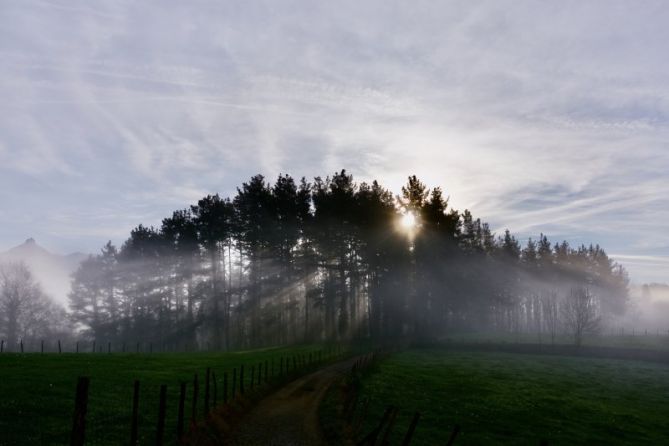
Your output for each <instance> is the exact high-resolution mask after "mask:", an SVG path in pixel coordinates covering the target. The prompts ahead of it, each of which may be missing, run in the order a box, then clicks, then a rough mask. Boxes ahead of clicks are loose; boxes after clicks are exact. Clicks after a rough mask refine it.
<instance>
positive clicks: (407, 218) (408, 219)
mask: <svg viewBox="0 0 669 446" xmlns="http://www.w3.org/2000/svg"><path fill="white" fill-rule="evenodd" d="M400 224H401V225H402V228H404V229H405V230H407V231H411V230H413V229H414V228H415V227H416V216H415V215H414V214H413V212H407V213H406V214H404V215H402V218H401V219H400Z"/></svg>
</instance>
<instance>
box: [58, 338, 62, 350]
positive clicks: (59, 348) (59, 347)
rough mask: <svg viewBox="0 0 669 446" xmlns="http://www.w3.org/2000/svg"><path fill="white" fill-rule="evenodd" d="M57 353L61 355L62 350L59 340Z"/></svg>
mask: <svg viewBox="0 0 669 446" xmlns="http://www.w3.org/2000/svg"><path fill="white" fill-rule="evenodd" d="M58 353H63V349H62V348H61V346H60V339H59V340H58Z"/></svg>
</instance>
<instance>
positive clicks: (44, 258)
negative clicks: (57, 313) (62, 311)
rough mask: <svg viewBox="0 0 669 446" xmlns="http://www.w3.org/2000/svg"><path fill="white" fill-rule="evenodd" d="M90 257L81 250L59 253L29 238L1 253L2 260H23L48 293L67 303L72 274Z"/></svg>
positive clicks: (0, 259) (0, 258)
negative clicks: (48, 249)
mask: <svg viewBox="0 0 669 446" xmlns="http://www.w3.org/2000/svg"><path fill="white" fill-rule="evenodd" d="M87 257H88V255H87V254H83V253H80V252H76V253H72V254H68V255H59V254H54V253H51V252H49V251H47V250H46V249H44V248H42V247H41V246H40V245H38V244H37V242H36V241H35V240H34V239H32V238H29V239H28V240H26V241H25V242H24V243H22V244H21V245H19V246H15V247H14V248H12V249H10V250H9V251H6V252H2V253H0V262H6V261H13V262H17V261H23V262H25V263H26V264H27V265H28V267H29V268H30V270H31V271H32V272H33V274H34V275H35V277H36V278H37V280H38V281H39V282H40V284H41V285H42V289H43V290H44V292H45V293H46V294H48V295H49V296H51V297H53V298H54V299H55V300H56V302H58V303H61V304H63V305H67V294H68V293H69V292H70V275H71V274H72V273H73V272H74V271H76V269H77V268H78V267H79V264H80V263H81V261H82V260H84V259H86V258H87Z"/></svg>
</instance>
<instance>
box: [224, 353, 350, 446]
mask: <svg viewBox="0 0 669 446" xmlns="http://www.w3.org/2000/svg"><path fill="white" fill-rule="evenodd" d="M354 362H355V359H350V360H346V361H342V362H339V363H337V364H333V365H330V366H328V367H326V368H324V369H321V370H318V371H317V372H314V373H312V374H310V375H307V376H304V377H302V378H299V379H297V380H295V381H293V382H291V383H289V384H287V385H286V386H284V387H282V388H281V389H279V390H278V391H276V392H275V393H273V394H271V395H269V396H268V397H267V398H264V399H263V400H262V401H260V403H258V405H257V406H256V407H254V408H253V409H252V410H251V411H250V412H249V413H248V414H247V415H246V416H245V417H244V419H243V420H242V423H241V425H240V427H239V429H238V431H237V433H236V435H235V438H234V440H233V442H232V444H233V445H235V446H256V445H257V446H261V445H262V446H289V445H290V446H293V445H295V446H323V445H326V444H327V443H326V442H325V440H324V439H323V433H322V432H321V428H320V422H319V420H318V406H319V405H320V403H321V401H322V399H323V397H324V395H325V392H326V391H327V389H328V387H329V386H330V384H332V383H333V382H334V381H336V380H337V378H339V377H341V376H343V375H344V373H345V372H346V371H348V370H350V369H351V367H352V365H353V363H354Z"/></svg>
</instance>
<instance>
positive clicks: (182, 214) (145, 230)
mask: <svg viewBox="0 0 669 446" xmlns="http://www.w3.org/2000/svg"><path fill="white" fill-rule="evenodd" d="M407 212H411V213H412V214H413V215H414V216H415V218H416V227H415V228H411V230H406V228H405V230H402V228H401V226H400V225H399V224H398V222H399V221H400V218H401V216H402V215H403V214H405V213H407ZM628 282H629V281H628V278H627V273H626V272H625V270H624V268H623V267H622V266H620V265H617V264H616V263H615V262H613V261H612V260H611V259H610V258H609V257H608V256H607V254H606V252H605V251H604V250H603V249H602V248H601V247H599V246H592V245H590V246H585V245H581V246H579V247H571V246H570V245H569V244H568V243H567V242H566V241H565V242H562V243H555V244H552V243H551V242H550V241H549V240H548V238H547V237H546V236H544V235H540V236H539V238H538V239H537V240H533V239H530V240H529V241H528V242H527V244H526V246H524V247H521V245H520V243H519V241H518V240H517V239H516V238H515V237H514V236H513V235H512V234H511V233H510V232H509V231H508V230H506V231H505V232H504V234H502V235H501V236H496V235H495V234H493V233H492V232H491V230H490V227H489V226H488V224H487V223H484V222H482V221H481V220H480V219H479V218H475V217H474V216H473V215H472V214H471V212H469V211H468V210H465V211H463V212H459V211H457V210H455V209H452V208H451V207H449V203H448V198H447V197H445V196H444V193H443V191H442V190H441V189H440V188H439V187H435V188H432V189H428V187H427V186H426V185H425V184H423V183H422V182H421V181H420V180H418V178H416V176H410V177H409V179H408V182H407V184H406V185H405V186H404V187H403V188H402V191H401V195H399V196H397V197H395V196H393V194H392V193H391V192H390V191H388V190H387V189H385V188H384V187H382V186H381V185H380V184H379V183H378V182H377V181H373V182H371V183H366V182H363V183H360V184H357V183H355V182H354V180H353V177H352V176H351V175H349V174H348V173H347V172H346V171H345V170H342V171H340V172H337V173H335V174H334V175H332V176H329V177H326V178H321V177H316V178H315V179H314V181H313V182H311V183H310V182H307V181H306V180H305V179H304V178H303V179H301V180H300V181H296V180H295V179H293V178H292V177H290V176H289V175H279V176H278V178H277V180H276V181H275V182H274V183H273V184H271V183H269V182H267V181H266V180H265V178H264V177H263V176H262V175H256V176H254V177H252V178H251V179H250V180H249V181H248V182H246V183H243V184H242V185H241V186H240V187H239V188H238V189H237V194H236V195H235V196H234V197H232V198H222V197H220V196H219V195H217V194H216V195H208V196H206V197H204V198H202V199H201V200H199V201H198V202H197V204H194V205H192V206H190V207H188V208H186V209H182V210H177V211H175V212H174V213H173V214H172V215H171V216H169V217H167V218H165V219H163V221H162V224H161V225H160V227H157V228H154V227H146V226H144V225H141V224H140V225H139V226H137V227H136V228H135V229H133V230H132V231H131V233H130V236H129V238H128V239H127V240H126V241H125V242H124V243H123V245H122V246H121V247H120V249H117V248H116V247H115V246H114V245H113V244H112V243H111V242H109V243H107V244H106V245H105V246H104V247H103V248H102V250H101V252H100V254H98V255H96V256H92V257H90V258H88V259H87V260H85V261H84V262H83V263H82V264H81V267H80V268H79V269H78V271H77V272H76V273H74V275H73V281H72V292H71V294H70V296H69V301H70V309H71V317H72V320H73V321H74V322H76V323H77V324H80V326H82V327H85V329H86V333H87V335H88V336H90V337H92V338H96V339H106V340H110V341H119V342H125V341H128V342H134V341H136V340H138V339H142V340H145V341H153V342H157V343H158V342H162V343H168V344H173V345H180V346H182V347H191V348H210V349H238V348H252V347H262V346H267V345H277V344H288V343H294V342H308V341H314V340H335V339H336V340H344V339H351V338H372V339H376V340H381V339H395V338H411V339H435V338H440V337H443V336H446V335H447V334H448V333H452V332H454V331H463V330H493V331H537V332H542V333H549V334H552V335H553V336H554V335H555V333H556V331H557V330H558V329H559V327H560V326H565V324H567V323H569V320H577V321H578V324H579V327H584V329H591V328H593V327H594V325H596V323H595V322H594V321H591V320H588V321H582V320H581V319H578V318H576V316H575V315H569V314H568V313H566V311H568V310H569V309H570V308H571V309H573V308H576V307H578V308H580V307H584V308H586V309H587V311H588V312H589V316H588V317H589V318H591V319H595V320H599V318H601V317H604V318H606V317H613V316H615V315H621V314H622V313H623V312H624V311H625V305H626V301H627V295H628V288H627V287H628ZM579 290H580V291H579ZM569 296H577V297H578V298H579V299H580V300H578V301H575V302H574V301H570V300H569ZM583 296H587V302H585V303H584V302H583ZM575 303H576V304H579V305H580V306H579V305H575ZM590 313H592V314H590ZM570 316H573V317H571V319H570ZM574 318H576V319H574Z"/></svg>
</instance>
